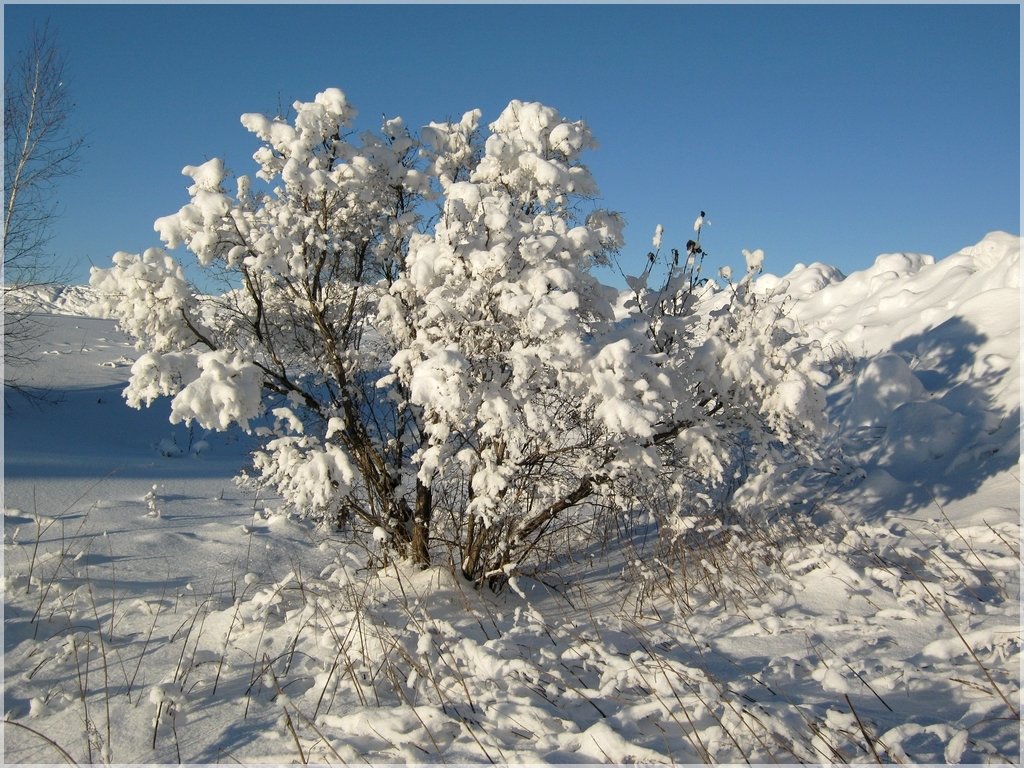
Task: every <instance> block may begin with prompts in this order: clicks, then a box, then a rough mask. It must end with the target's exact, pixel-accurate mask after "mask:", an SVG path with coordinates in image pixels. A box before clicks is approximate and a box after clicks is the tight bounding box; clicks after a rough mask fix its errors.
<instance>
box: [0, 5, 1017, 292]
mask: <svg viewBox="0 0 1024 768" xmlns="http://www.w3.org/2000/svg"><path fill="white" fill-rule="evenodd" d="M47 19H49V22H50V25H51V27H52V28H53V30H54V31H55V32H56V33H57V36H58V39H59V42H60V46H61V48H62V49H63V51H64V53H65V55H66V58H67V80H68V82H69V85H70V88H71V91H72V94H73V96H74V99H75V101H76V103H77V108H76V110H75V112H74V113H73V121H74V128H75V129H76V130H78V131H79V132H80V133H81V134H82V135H84V137H85V139H86V141H87V142H88V146H87V147H86V149H84V150H83V152H82V155H81V170H80V172H79V174H78V175H77V176H76V177H75V178H73V179H70V180H69V181H67V182H65V183H64V184H62V186H61V187H60V188H59V196H60V204H61V213H60V217H59V218H58V219H57V221H56V222H55V227H54V240H53V242H52V248H53V249H54V250H55V251H56V252H57V254H58V255H59V256H60V257H61V258H62V259H67V260H68V262H69V264H70V266H71V280H72V282H85V281H86V280H87V279H88V269H89V266H90V264H95V265H98V266H107V265H108V264H109V261H110V257H111V255H112V254H113V253H114V252H115V251H118V250H126V251H132V252H139V251H141V250H143V249H145V248H147V247H150V246H152V245H158V244H159V241H158V239H157V237H156V234H155V232H153V229H152V224H153V221H154V219H156V218H157V217H159V216H163V215H166V214H169V213H172V212H174V211H176V210H177V209H178V208H179V207H180V206H181V205H183V204H184V203H185V202H186V201H187V196H186V193H185V188H186V186H187V185H188V180H187V179H186V178H185V177H183V176H181V175H180V172H181V169H182V167H183V166H185V165H189V164H197V163H199V162H202V161H204V160H206V159H209V158H211V157H221V158H223V159H224V160H225V162H226V163H227V165H228V167H229V168H230V169H232V170H233V171H235V172H236V173H251V172H252V171H253V170H254V167H253V163H252V160H251V155H252V152H253V151H254V150H255V149H256V146H257V144H256V142H255V138H254V137H253V136H251V135H250V134H249V133H248V132H246V131H245V130H244V129H243V128H242V127H241V125H240V123H239V116H240V115H241V114H242V113H244V112H264V113H269V114H274V113H276V112H277V111H278V107H279V105H282V104H283V105H285V106H287V105H289V104H290V103H291V102H292V101H295V100H297V99H298V100H304V101H305V100H310V99H312V97H313V96H314V95H315V94H316V93H317V92H318V91H320V90H323V89H324V88H326V87H332V86H336V87H340V88H341V89H342V90H344V91H345V92H346V94H347V95H348V97H349V100H350V101H351V102H352V103H353V104H354V105H355V106H356V107H357V108H358V109H359V110H360V120H359V125H360V127H365V128H374V127H376V125H378V124H379V117H380V116H381V115H382V114H384V113H386V114H387V115H388V116H389V117H391V116H394V115H401V116H402V117H403V118H405V119H406V121H407V123H409V124H410V125H411V126H419V125H424V124H426V123H427V122H430V121H432V120H442V119H445V118H449V117H452V118H458V117H459V116H461V114H462V113H463V112H465V111H466V110H468V109H471V108H475V107H479V108H481V109H482V110H483V112H484V119H485V121H489V120H491V119H494V118H495V117H497V115H498V113H499V112H500V110H501V109H502V107H503V106H504V105H505V104H507V103H508V101H510V100H511V99H521V100H530V101H542V102H544V103H546V104H549V105H551V106H554V107H556V108H558V109H559V110H560V111H561V112H562V113H563V114H565V115H566V116H568V117H570V118H573V119H578V118H582V119H584V120H586V121H587V122H588V123H589V125H590V126H591V129H592V130H593V132H594V134H595V136H596V137H597V140H598V142H599V144H600V148H599V149H597V150H596V151H594V152H592V153H591V154H590V156H589V165H590V167H591V169H592V171H593V173H594V175H595V177H596V179H597V182H598V184H599V185H600V187H601V190H602V200H601V203H602V205H603V206H604V207H607V208H611V209H614V210H619V211H621V212H622V213H623V214H624V216H625V218H626V220H627V222H628V228H627V233H626V234H627V245H626V248H625V250H624V251H623V253H622V255H621V262H622V263H623V265H624V267H625V268H626V269H627V271H638V270H639V269H641V268H642V264H643V261H644V259H645V256H646V253H647V251H648V250H649V249H650V247H651V236H652V234H653V231H654V228H655V226H656V225H657V224H659V223H660V224H663V225H664V227H665V245H666V246H672V245H680V244H682V243H685V241H686V240H687V239H688V238H689V237H691V236H692V224H693V220H694V218H695V217H696V215H697V213H698V211H700V210H701V209H703V210H706V211H707V213H708V218H709V219H710V221H711V222H712V225H711V227H710V228H709V229H707V230H706V231H705V233H704V235H703V241H704V244H705V246H706V250H707V251H708V252H709V253H710V254H711V256H712V263H713V265H714V266H718V265H722V264H729V265H731V266H733V267H734V268H739V267H742V265H743V259H742V256H741V253H740V252H741V249H743V248H750V249H753V248H762V249H764V251H765V254H766V263H765V268H766V270H767V271H769V272H774V273H776V274H783V273H785V272H787V271H788V270H789V269H790V268H791V267H792V266H793V265H794V264H795V263H797V262H803V263H809V262H812V261H824V262H826V263H829V264H833V265H835V266H837V267H839V268H840V269H842V270H843V271H844V272H846V273H850V272H852V271H855V270H858V269H863V268H865V267H867V266H869V265H870V264H871V263H872V262H873V260H874V258H875V257H876V256H877V255H878V254H880V253H883V252H892V251H917V252H923V253H930V254H932V255H934V256H936V257H938V258H941V257H943V256H946V255H949V254H950V253H953V252H954V251H956V250H959V249H960V248H962V247H964V246H968V245H972V244H974V243H975V242H977V241H978V240H980V239H981V238H982V237H983V236H984V235H985V234H986V233H987V232H989V231H992V230H1000V229H1001V230H1007V231H1011V232H1013V233H1015V234H1019V233H1020V167H1021V166H1020V145H1021V144H1020V76H1019V71H1020V29H1021V26H1020V8H1019V7H1018V6H1017V5H821V6H809V5H779V6H767V5H715V6H710V5H664V4H661V5H648V6H628V5H517V6H499V5H308V6H286V5H217V6H199V5H159V6H157V5H91V6H90V5H58V6H45V5H11V4H7V5H5V6H4V58H5V64H8V63H9V62H10V60H11V58H12V56H13V55H14V54H15V53H16V52H17V51H18V50H19V49H20V48H21V46H22V45H23V42H24V41H25V40H26V39H27V37H28V34H29V32H30V30H31V27H32V24H33V23H41V22H43V21H45V20H47ZM607 279H609V280H610V279H611V278H610V276H609V277H608V278H607Z"/></svg>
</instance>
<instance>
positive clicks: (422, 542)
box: [410, 479, 433, 567]
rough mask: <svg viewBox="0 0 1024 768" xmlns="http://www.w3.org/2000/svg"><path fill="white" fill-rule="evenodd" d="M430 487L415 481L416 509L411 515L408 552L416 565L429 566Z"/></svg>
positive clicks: (431, 502) (431, 500) (431, 503)
mask: <svg viewBox="0 0 1024 768" xmlns="http://www.w3.org/2000/svg"><path fill="white" fill-rule="evenodd" d="M432 507H433V495H432V494H431V491H430V486H429V485H427V484H426V483H424V482H423V481H422V480H419V479H417V480H416V507H415V509H414V510H413V514H412V542H411V543H410V550H411V554H412V561H413V562H414V563H415V564H416V565H422V566H424V567H425V566H428V565H430V515H431V512H432V511H433V509H432Z"/></svg>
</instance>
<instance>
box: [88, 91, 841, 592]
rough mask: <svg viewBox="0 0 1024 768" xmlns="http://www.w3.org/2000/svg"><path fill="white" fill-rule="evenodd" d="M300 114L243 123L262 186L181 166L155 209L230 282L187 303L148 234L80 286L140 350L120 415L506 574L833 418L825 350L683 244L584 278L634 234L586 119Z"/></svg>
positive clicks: (326, 102)
mask: <svg viewBox="0 0 1024 768" xmlns="http://www.w3.org/2000/svg"><path fill="white" fill-rule="evenodd" d="M294 110H295V118H294V121H293V122H291V123H289V122H286V121H284V120H282V119H268V118H266V117H263V116H262V115H252V114H250V115H243V117H242V123H243V125H244V126H245V127H246V128H247V129H248V130H249V131H251V132H252V133H254V134H255V135H256V136H257V137H258V138H259V140H260V141H261V146H260V148H259V149H258V150H257V151H256V153H255V154H254V156H253V157H254V159H255V160H256V162H257V164H258V167H259V169H258V172H257V173H256V179H255V180H253V179H251V178H249V177H247V176H240V177H238V178H237V180H236V182H235V184H236V186H235V190H234V191H229V190H228V189H227V178H228V174H227V171H226V170H225V168H224V166H223V163H222V162H221V161H219V160H210V161H208V162H206V163H204V164H203V165H200V166H187V167H186V168H185V169H184V171H183V172H184V174H185V175H186V176H189V177H190V178H191V179H192V182H193V183H192V184H191V186H190V187H189V190H188V191H189V197H190V200H189V202H188V204H186V205H185V206H184V207H182V208H181V210H180V211H178V212H177V213H176V214H173V215H171V216H167V217H164V218H162V219H159V220H158V221H157V222H156V224H155V228H156V230H157V231H158V232H159V234H160V237H161V239H162V240H163V242H164V243H165V245H166V246H168V247H170V248H174V247H177V246H178V245H185V246H186V247H187V248H188V249H189V250H190V251H191V252H192V253H194V254H195V256H196V257H197V258H198V260H199V263H200V264H201V265H202V266H203V267H206V268H207V269H209V270H210V271H211V272H216V273H222V274H226V275H227V276H228V278H229V281H230V285H231V286H232V287H231V289H230V290H227V291H225V292H224V293H223V294H222V295H217V296H209V295H199V293H198V292H197V291H196V290H195V289H194V288H193V287H192V286H190V285H189V284H188V283H187V281H186V280H185V277H184V273H183V270H182V268H181V266H180V265H179V264H178V263H176V262H175V261H174V259H172V258H171V257H170V256H169V255H168V254H167V253H166V252H164V251H162V250H160V249H151V250H149V251H147V252H146V253H144V254H142V255H131V254H125V253H118V254H116V255H115V257H114V265H113V267H111V268H110V269H97V270H95V271H94V273H93V276H92V283H93V285H94V286H95V287H96V288H98V289H99V290H100V291H101V292H102V293H103V294H104V296H105V298H104V299H103V304H104V307H103V308H104V309H105V310H106V311H107V312H109V313H111V314H112V315H114V316H115V317H116V318H117V319H118V320H119V322H120V324H121V326H122V327H123V328H124V329H125V330H127V331H128V332H129V333H131V334H132V335H133V336H134V337H135V338H136V339H137V343H138V346H139V348H140V349H142V350H144V351H145V354H143V355H142V356H141V357H140V358H139V360H138V362H137V363H136V364H135V366H134V367H133V369H132V377H131V381H130V383H129V386H128V388H127V389H126V391H125V395H126V398H127V400H128V402H129V403H130V404H132V405H135V406H137V407H138V406H141V405H143V404H147V405H148V404H150V403H152V402H153V400H154V399H156V398H157V397H161V396H169V397H171V398H172V401H171V419H172V421H185V422H192V421H197V422H199V423H200V424H201V425H203V426H204V427H207V428H214V429H225V428H227V427H229V426H231V425H240V426H241V427H242V428H244V429H247V430H250V431H253V432H254V433H255V434H256V435H258V436H260V437H261V438H262V442H261V447H260V449H259V450H258V451H256V452H255V454H254V456H253V471H252V478H253V479H254V480H255V481H256V482H260V483H264V484H267V485H269V486H271V487H272V488H273V489H274V490H275V491H276V492H277V493H278V494H279V495H280V496H281V497H282V498H283V499H284V501H285V503H286V504H287V505H289V506H290V507H291V508H293V509H294V510H296V511H298V512H300V513H302V514H305V515H308V516H311V517H315V518H318V519H321V520H324V521H326V522H329V523H331V524H334V525H338V526H340V527H345V528H347V529H348V530H350V531H351V532H352V535H354V536H363V537H366V540H367V541H368V542H369V541H376V542H379V543H381V544H383V545H384V547H385V550H386V551H387V552H391V553H394V554H396V555H398V556H400V557H409V558H412V559H413V560H414V561H416V562H418V563H421V564H426V563H428V562H430V560H431V554H432V551H436V550H438V549H441V548H443V549H445V550H446V551H447V553H448V555H449V556H450V557H451V559H452V561H453V562H454V563H456V565H457V566H458V567H460V568H461V570H462V571H463V573H464V574H465V575H466V576H468V577H470V578H473V579H475V580H477V581H484V580H494V579H501V578H504V576H506V575H507V574H509V573H511V572H512V571H513V570H514V569H515V568H516V567H517V566H519V565H521V564H523V563H525V562H527V561H528V560H529V558H530V557H531V555H532V554H533V553H534V552H535V551H536V549H537V548H538V546H539V545H542V544H543V543H544V542H545V540H546V538H547V537H550V536H551V534H552V532H553V531H555V530H557V528H558V526H559V525H560V524H561V521H562V520H563V519H564V517H565V516H566V514H567V513H568V512H569V510H573V509H579V508H580V507H581V505H584V504H594V503H597V502H601V503H602V504H603V505H605V506H606V507H607V506H609V505H617V506H619V507H623V508H628V507H629V506H630V505H635V504H636V503H637V502H638V499H640V495H639V494H638V492H637V491H638V489H639V488H643V489H644V493H645V494H649V493H650V490H651V485H650V482H651V481H656V482H657V483H659V484H660V485H659V487H663V488H665V489H668V490H667V491H666V494H665V498H671V499H673V500H674V501H673V503H675V504H683V503H685V501H686V499H685V496H686V489H692V487H693V479H694V478H697V479H698V480H699V481H700V482H705V483H714V482H716V481H719V480H722V479H723V475H724V466H725V464H726V461H724V460H723V458H722V451H723V450H727V446H728V445H729V444H730V443H731V442H735V440H736V439H738V436H740V435H742V440H743V441H746V443H748V444H753V445H757V446H765V449H764V450H760V451H758V452H757V453H758V456H759V457H760V458H761V459H762V460H763V462H765V463H763V467H762V468H763V469H769V468H770V466H769V465H770V460H769V458H765V457H770V456H771V455H772V450H770V448H769V446H771V445H772V444H773V443H774V444H779V443H782V444H787V445H790V446H794V445H798V444H799V443H800V436H802V435H808V434H812V433H814V431H815V430H817V429H818V428H819V427H820V423H819V422H820V412H821V406H822V399H821V390H820V386H821V384H822V383H823V380H822V379H821V374H820V372H819V368H818V365H817V361H816V358H815V356H814V355H813V354H809V352H808V350H809V347H807V346H806V345H805V344H803V343H802V341H801V339H800V337H799V335H798V334H797V333H796V330H795V329H792V328H787V327H785V323H784V322H782V319H780V318H778V317H773V318H772V322H770V323H765V321H764V317H762V316H760V315H759V313H760V312H762V308H760V307H758V306H756V303H755V302H754V301H753V299H752V298H751V295H750V293H749V291H747V290H746V289H747V287H748V281H747V280H744V281H741V282H740V283H739V284H738V285H736V286H729V288H728V290H717V291H716V290H715V289H714V286H708V285H704V286H703V287H702V286H701V285H699V284H698V283H697V281H696V280H695V279H693V275H694V271H693V269H692V264H691V265H690V266H689V267H688V266H687V264H686V263H683V264H682V265H680V264H679V262H678V259H676V263H675V264H674V265H672V266H671V267H670V269H669V270H668V273H667V275H668V276H667V277H666V279H665V282H664V284H663V285H662V286H660V287H659V288H658V289H656V290H655V289H652V288H650V287H649V286H648V283H649V282H650V272H649V271H648V272H645V274H644V275H643V276H641V277H640V278H637V279H636V280H635V281H633V283H632V301H631V302H629V303H627V304H625V305H624V304H623V303H622V302H620V301H618V297H617V295H616V292H615V291H613V290H612V289H610V288H608V287H606V286H603V285H602V284H600V283H599V281H598V280H597V279H596V278H595V276H594V274H593V267H594V266H595V265H598V264H602V263H606V262H607V260H608V259H609V258H610V256H611V255H612V254H613V253H614V252H615V251H616V250H617V249H619V248H620V247H621V246H622V237H621V231H622V222H621V220H620V219H619V217H617V216H616V215H614V214H612V213H609V212H606V211H603V210H600V209H597V208H596V207H594V206H593V205H592V203H591V202H590V201H591V199H592V198H593V197H595V196H596V192H597V187H596V184H595V182H594V180H593V178H592V177H591V175H590V173H589V171H588V169H587V168H586V166H585V164H584V163H583V161H582V156H583V153H584V152H585V151H586V150H588V149H590V148H592V147H593V146H594V141H593V138H592V136H591V134H590V131H589V129H588V127H587V126H586V125H585V124H584V123H582V122H580V121H571V120H568V119H566V118H564V117H563V116H562V115H560V114H559V113H558V112H557V111H556V110H554V109H552V108H550V107H546V106H543V105H541V104H536V103H523V102H518V101H513V102H511V103H510V104H509V105H508V107H507V108H506V109H505V110H504V111H503V112H502V113H501V114H500V115H499V116H498V118H497V119H496V120H495V121H494V122H493V123H491V124H490V125H489V126H488V127H487V130H486V132H485V131H483V130H482V129H481V126H480V119H481V115H480V113H479V111H471V112H467V113H466V114H465V115H464V116H463V117H462V119H461V120H460V121H458V122H448V123H433V124H431V125H429V126H426V127H425V128H423V129H422V130H421V131H420V132H419V134H418V136H417V135H414V134H412V133H410V131H409V130H408V129H407V128H406V127H405V125H404V124H403V122H402V121H401V120H400V119H397V118H396V119H392V120H385V121H384V123H383V125H382V126H381V128H380V130H379V131H378V132H366V133H363V134H361V135H359V136H358V137H357V138H355V137H353V135H352V128H351V124H352V121H353V119H354V117H355V110H354V109H353V108H352V107H351V106H350V105H349V104H348V102H347V100H346V98H345V96H344V94H343V93H342V92H341V91H339V90H337V89H330V90H327V91H324V92H323V93H320V94H318V95H317V96H316V98H315V99H314V100H313V101H312V102H309V103H301V102H297V103H296V104H295V105H294ZM660 238H661V233H660V231H659V234H658V237H657V239H658V240H660ZM696 251H699V246H696V245H694V249H691V253H690V256H694V255H695V253H696ZM616 307H618V308H617V309H616ZM371 537H372V539H371Z"/></svg>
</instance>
